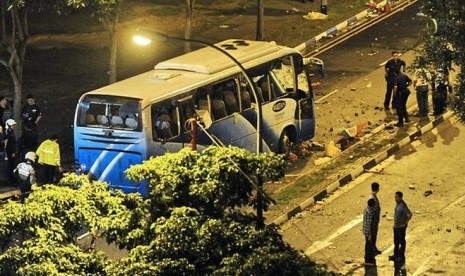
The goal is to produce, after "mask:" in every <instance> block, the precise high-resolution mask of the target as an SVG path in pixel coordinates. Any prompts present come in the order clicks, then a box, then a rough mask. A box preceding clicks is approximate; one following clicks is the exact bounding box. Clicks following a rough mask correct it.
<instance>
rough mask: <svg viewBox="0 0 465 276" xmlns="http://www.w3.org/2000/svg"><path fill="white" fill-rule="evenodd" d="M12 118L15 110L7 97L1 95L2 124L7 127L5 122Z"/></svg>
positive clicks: (0, 116) (0, 113)
mask: <svg viewBox="0 0 465 276" xmlns="http://www.w3.org/2000/svg"><path fill="white" fill-rule="evenodd" d="M11 118H13V110H11V107H10V105H9V104H8V100H7V99H6V97H5V96H0V126H1V127H2V128H3V129H5V122H6V121H7V120H8V119H11Z"/></svg>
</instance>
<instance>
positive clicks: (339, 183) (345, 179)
mask: <svg viewBox="0 0 465 276" xmlns="http://www.w3.org/2000/svg"><path fill="white" fill-rule="evenodd" d="M453 114H454V113H453V112H452V111H448V112H446V113H444V114H442V115H440V116H438V117H436V118H434V120H432V121H430V122H429V123H428V124H426V125H424V126H423V127H421V128H420V129H418V130H414V131H412V132H410V133H407V136H406V137H405V138H403V139H402V140H400V141H399V142H398V143H396V144H395V145H393V146H392V147H390V148H388V149H387V150H385V151H384V152H381V153H379V154H377V155H376V156H375V157H373V158H371V159H370V160H369V161H367V162H365V164H363V165H362V166H360V167H358V168H355V169H354V170H353V171H352V172H350V173H348V174H346V175H344V176H342V177H340V178H339V179H338V180H336V181H334V182H333V183H331V184H329V185H328V187H326V188H325V189H324V190H322V191H320V192H319V193H317V194H315V195H314V196H312V197H310V198H307V199H306V200H304V201H303V202H302V203H300V204H299V205H297V206H295V207H294V208H292V209H291V210H290V211H288V212H287V213H286V214H283V215H281V216H279V217H278V218H276V219H274V220H273V221H272V222H271V223H270V224H275V225H281V224H283V223H285V222H287V221H288V220H290V219H291V218H292V217H294V216H295V215H296V214H298V213H300V212H302V211H303V210H305V209H307V208H308V207H310V206H311V205H314V204H315V203H316V202H318V201H321V200H323V199H324V198H326V197H327V196H328V195H329V194H331V193H332V192H334V191H335V190H337V189H338V188H340V187H343V186H345V185H347V184H348V183H349V182H351V181H353V180H355V179H356V178H357V177H359V176H360V175H362V174H363V173H365V172H366V171H367V170H369V169H371V168H373V167H374V166H376V165H378V164H380V163H381V162H383V161H384V160H386V159H387V158H388V157H390V156H391V155H393V154H394V153H395V152H396V151H398V150H399V149H401V148H402V147H404V146H406V145H408V144H409V143H411V142H412V141H414V140H415V139H416V138H417V137H420V136H422V135H423V134H425V133H426V132H428V131H431V130H432V129H434V128H436V127H437V126H438V125H439V124H440V123H442V122H444V121H445V120H446V119H448V118H450V117H451V116H452V115H453ZM390 124H391V123H389V124H386V125H390ZM386 125H384V126H383V128H384V127H385V126H386ZM376 130H378V131H379V130H380V129H378V128H377V129H376ZM374 133H375V131H373V132H371V133H369V134H367V136H372V135H373V134H374Z"/></svg>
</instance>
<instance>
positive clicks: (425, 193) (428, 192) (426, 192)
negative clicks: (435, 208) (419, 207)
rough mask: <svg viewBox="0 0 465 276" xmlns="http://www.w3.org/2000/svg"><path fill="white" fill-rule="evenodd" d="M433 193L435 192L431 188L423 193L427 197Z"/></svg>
mask: <svg viewBox="0 0 465 276" xmlns="http://www.w3.org/2000/svg"><path fill="white" fill-rule="evenodd" d="M432 194H433V191H431V190H427V191H425V192H424V193H423V195H424V196H425V197H428V196H430V195H432Z"/></svg>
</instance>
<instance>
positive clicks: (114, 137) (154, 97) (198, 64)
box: [74, 39, 315, 195]
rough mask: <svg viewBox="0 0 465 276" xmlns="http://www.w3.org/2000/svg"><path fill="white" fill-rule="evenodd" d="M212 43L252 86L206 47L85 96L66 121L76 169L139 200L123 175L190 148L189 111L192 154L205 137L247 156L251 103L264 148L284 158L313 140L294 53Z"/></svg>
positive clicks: (305, 79)
mask: <svg viewBox="0 0 465 276" xmlns="http://www.w3.org/2000/svg"><path fill="white" fill-rule="evenodd" d="M215 46H217V47H221V48H222V49H224V50H225V51H227V52H228V53H229V54H230V55H232V56H233V57H234V58H235V59H237V61H239V62H240V63H241V64H242V65H243V67H244V68H245V69H246V70H247V73H248V75H249V76H250V78H251V79H252V82H253V84H251V83H247V81H246V78H245V77H244V75H243V74H242V73H241V70H240V68H238V66H236V64H235V63H234V62H233V61H232V60H231V59H230V58H229V57H227V56H226V55H225V54H224V53H221V52H219V51H217V50H216V49H214V48H212V47H206V48H202V49H199V50H196V51H193V52H190V53H187V54H184V55H181V56H178V57H175V58H172V59H170V60H166V61H163V62H161V63H158V64H157V65H156V66H155V68H154V70H151V71H149V72H146V73H143V74H140V75H137V76H134V77H131V78H129V79H126V80H123V81H120V82H117V83H114V84H111V85H108V86H105V87H102V88H99V89H97V90H95V91H91V92H88V93H85V94H84V95H82V97H81V98H80V100H79V102H78V104H77V109H76V114H75V121H74V150H75V164H76V169H77V170H78V171H80V172H82V173H85V174H88V175H89V177H91V178H92V179H95V180H100V181H105V182H107V183H109V185H110V187H112V188H118V189H122V190H123V191H124V192H128V193H129V192H139V193H141V194H142V195H146V194H147V187H146V185H145V184H144V183H133V182H131V181H129V180H127V179H126V177H125V173H124V171H125V170H126V169H127V168H129V167H130V166H131V165H133V164H140V163H142V161H144V160H146V159H148V158H149V157H151V156H158V155H161V154H164V153H166V152H176V151H179V150H180V149H182V148H184V147H188V146H190V142H191V132H190V128H189V122H190V121H191V118H192V117H193V115H194V114H199V115H200V117H201V119H202V120H201V121H202V123H203V125H204V126H205V127H204V128H199V129H198V131H197V135H196V136H197V138H198V139H197V144H198V150H202V148H204V147H206V146H208V145H211V144H212V143H213V141H212V139H213V140H217V141H219V142H221V143H222V144H224V145H234V146H238V147H241V148H245V149H247V150H250V151H255V150H256V147H257V129H256V128H257V110H258V105H260V106H261V109H262V117H263V118H262V125H261V129H262V131H261V135H262V139H263V143H262V145H263V150H264V151H273V152H277V153H286V152H288V150H289V147H290V145H291V143H296V142H300V141H304V140H308V139H310V138H312V137H313V136H314V134H315V112H314V98H313V92H312V88H311V80H310V76H311V75H310V73H309V68H308V66H307V65H305V64H304V59H303V57H302V55H301V54H300V53H299V52H298V51H296V50H294V49H292V48H288V47H283V46H279V45H276V43H275V42H263V41H249V40H233V39H231V40H226V41H223V42H219V43H217V44H215ZM251 85H254V87H255V91H256V95H257V98H258V101H259V102H258V103H257V102H256V101H255V97H254V95H253V94H251V92H252V91H253V90H252V89H251ZM205 132H208V135H207V133H205Z"/></svg>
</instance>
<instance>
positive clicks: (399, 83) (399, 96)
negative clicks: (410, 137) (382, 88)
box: [394, 72, 412, 127]
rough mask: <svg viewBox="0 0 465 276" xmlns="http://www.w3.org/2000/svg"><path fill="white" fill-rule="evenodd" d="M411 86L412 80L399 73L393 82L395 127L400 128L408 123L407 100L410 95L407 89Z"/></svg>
mask: <svg viewBox="0 0 465 276" xmlns="http://www.w3.org/2000/svg"><path fill="white" fill-rule="evenodd" d="M411 84H412V80H411V79H410V78H409V77H408V76H407V75H405V74H404V73H402V72H401V73H399V74H398V75H397V77H396V78H395V80H394V95H395V98H396V109H397V117H398V118H399V121H398V122H397V124H395V126H398V127H402V126H404V119H405V122H406V123H408V122H410V120H409V118H408V114H407V99H408V96H409V95H410V91H409V89H408V87H409V86H410V85H411Z"/></svg>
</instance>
